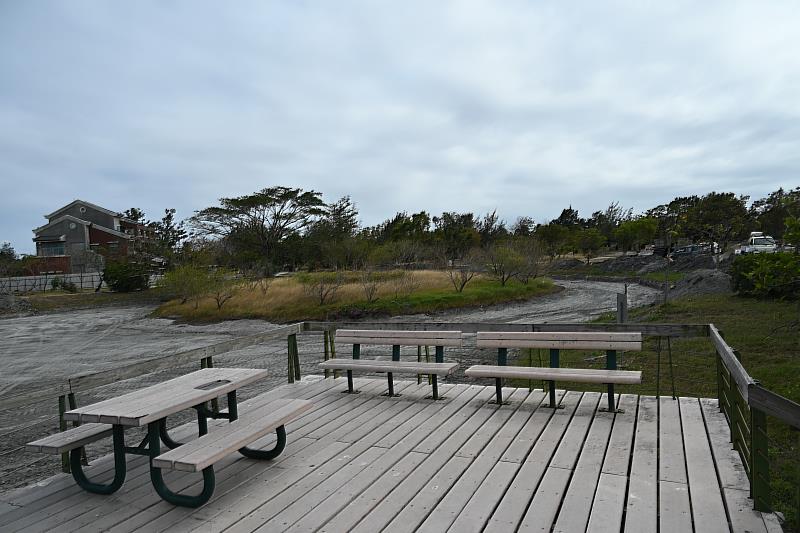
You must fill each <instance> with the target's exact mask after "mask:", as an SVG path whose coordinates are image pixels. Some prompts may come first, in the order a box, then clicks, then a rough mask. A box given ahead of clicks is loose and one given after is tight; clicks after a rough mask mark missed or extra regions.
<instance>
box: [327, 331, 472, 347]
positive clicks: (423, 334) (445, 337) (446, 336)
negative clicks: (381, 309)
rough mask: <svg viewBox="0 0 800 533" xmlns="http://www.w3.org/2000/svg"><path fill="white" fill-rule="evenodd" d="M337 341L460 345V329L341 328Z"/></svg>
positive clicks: (389, 344)
mask: <svg viewBox="0 0 800 533" xmlns="http://www.w3.org/2000/svg"><path fill="white" fill-rule="evenodd" d="M336 343H337V344H339V343H342V344H376V345H382V346H458V347H461V345H462V344H461V332H460V331H408V330H389V329H385V330H375V329H340V330H337V331H336Z"/></svg>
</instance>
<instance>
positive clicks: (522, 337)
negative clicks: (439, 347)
mask: <svg viewBox="0 0 800 533" xmlns="http://www.w3.org/2000/svg"><path fill="white" fill-rule="evenodd" d="M477 346H478V348H550V349H557V350H626V351H641V350H642V334H641V333H639V332H634V333H628V332H624V333H617V332H599V331H598V332H595V331H590V332H550V331H479V332H478V340H477Z"/></svg>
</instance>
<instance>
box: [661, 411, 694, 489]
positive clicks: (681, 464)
mask: <svg viewBox="0 0 800 533" xmlns="http://www.w3.org/2000/svg"><path fill="white" fill-rule="evenodd" d="M658 413H659V414H658V416H659V426H658V428H659V431H658V440H659V445H658V462H659V468H658V479H659V480H660V481H672V482H673V483H683V484H684V485H685V484H686V483H687V482H688V479H687V477H686V458H685V457H684V454H683V434H682V431H681V414H680V408H679V404H678V400H673V399H672V398H670V397H667V396H662V397H661V398H659V401H658Z"/></svg>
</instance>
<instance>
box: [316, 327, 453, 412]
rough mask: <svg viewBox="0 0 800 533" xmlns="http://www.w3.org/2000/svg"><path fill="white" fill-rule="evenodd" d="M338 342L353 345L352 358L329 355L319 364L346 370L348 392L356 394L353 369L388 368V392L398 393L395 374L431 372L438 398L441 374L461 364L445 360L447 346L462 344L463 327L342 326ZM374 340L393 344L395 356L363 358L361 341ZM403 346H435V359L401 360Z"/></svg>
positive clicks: (426, 373)
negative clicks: (452, 329) (366, 328)
mask: <svg viewBox="0 0 800 533" xmlns="http://www.w3.org/2000/svg"><path fill="white" fill-rule="evenodd" d="M336 342H337V343H341V344H352V345H353V359H329V360H328V361H325V362H323V363H321V364H320V367H321V368H323V369H328V370H346V371H347V392H349V393H351V394H354V393H357V392H358V391H356V390H354V389H353V372H359V371H360V372H386V377H387V380H388V383H389V392H388V393H387V395H388V396H399V395H398V394H395V393H394V381H393V374H394V373H399V374H422V375H427V376H430V378H431V387H432V388H433V394H432V395H431V397H432V398H433V399H434V400H438V399H440V398H439V389H438V382H437V378H438V376H447V375H449V374H452V373H454V372H455V371H456V369H457V368H458V363H445V362H444V347H445V346H457V347H461V346H462V344H461V332H460V331H395V330H358V329H341V330H339V331H337V332H336ZM362 344H374V345H379V346H391V347H392V360H391V361H379V360H368V359H361V345H362ZM401 346H435V347H436V356H435V361H436V362H435V363H422V362H417V361H401V360H400V347H401Z"/></svg>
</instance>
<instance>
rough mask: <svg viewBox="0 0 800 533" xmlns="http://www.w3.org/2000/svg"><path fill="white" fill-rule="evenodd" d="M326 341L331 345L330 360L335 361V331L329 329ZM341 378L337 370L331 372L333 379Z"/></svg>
mask: <svg viewBox="0 0 800 533" xmlns="http://www.w3.org/2000/svg"><path fill="white" fill-rule="evenodd" d="M328 341H329V342H330V343H331V359H336V329H331V330H330V331H329V332H328ZM339 376H341V374H340V373H339V371H338V370H334V371H333V379H337V378H339Z"/></svg>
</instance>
